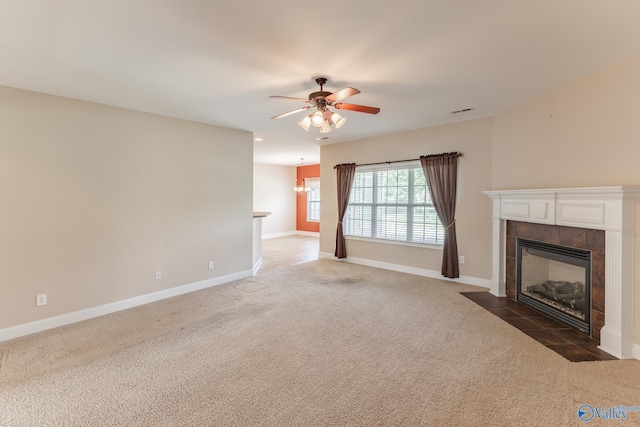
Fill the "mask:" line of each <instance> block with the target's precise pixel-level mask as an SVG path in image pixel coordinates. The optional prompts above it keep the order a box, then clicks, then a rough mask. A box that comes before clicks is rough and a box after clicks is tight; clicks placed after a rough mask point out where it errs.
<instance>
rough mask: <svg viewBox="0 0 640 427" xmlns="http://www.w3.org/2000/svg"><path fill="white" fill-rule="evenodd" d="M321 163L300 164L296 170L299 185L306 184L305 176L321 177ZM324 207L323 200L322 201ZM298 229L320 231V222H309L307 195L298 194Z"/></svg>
mask: <svg viewBox="0 0 640 427" xmlns="http://www.w3.org/2000/svg"><path fill="white" fill-rule="evenodd" d="M319 177H320V165H309V166H298V168H297V172H296V179H297V180H298V181H297V182H298V184H297V185H304V179H305V178H319ZM320 209H322V201H320ZM296 230H299V231H312V232H316V233H318V232H320V223H319V222H307V196H306V195H304V196H296Z"/></svg>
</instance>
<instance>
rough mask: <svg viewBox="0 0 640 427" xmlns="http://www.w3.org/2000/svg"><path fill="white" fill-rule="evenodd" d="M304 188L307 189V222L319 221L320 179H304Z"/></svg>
mask: <svg viewBox="0 0 640 427" xmlns="http://www.w3.org/2000/svg"><path fill="white" fill-rule="evenodd" d="M304 184H305V187H307V188H309V194H307V221H309V222H318V221H320V178H305V179H304Z"/></svg>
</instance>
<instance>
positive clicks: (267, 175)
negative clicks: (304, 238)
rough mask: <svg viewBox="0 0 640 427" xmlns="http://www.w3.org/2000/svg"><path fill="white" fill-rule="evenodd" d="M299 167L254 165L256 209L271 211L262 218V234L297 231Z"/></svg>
mask: <svg viewBox="0 0 640 427" xmlns="http://www.w3.org/2000/svg"><path fill="white" fill-rule="evenodd" d="M295 184H296V168H295V166H279V165H264V164H258V163H256V164H254V165H253V210H254V211H261V212H271V215H270V216H268V217H266V218H263V219H262V235H263V236H264V235H269V234H281V233H295V231H296V195H295V193H294V192H293V187H295Z"/></svg>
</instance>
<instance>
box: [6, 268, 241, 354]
mask: <svg viewBox="0 0 640 427" xmlns="http://www.w3.org/2000/svg"><path fill="white" fill-rule="evenodd" d="M250 276H251V270H244V271H240V272H237V273H233V274H228V275H226V276H220V277H214V278H212V279H207V280H203V281H201V282H195V283H191V284H188V285H183V286H178V287H175V288H171V289H165V290H162V291H158V292H153V293H150V294H145V295H140V296H137V297H133V298H128V299H124V300H121V301H116V302H112V303H109V304H104V305H99V306H97V307H92V308H87V309H84V310H79V311H74V312H72V313H66V314H61V315H59V316H54V317H48V318H46V319H42V320H36V321H34V322H29V323H23V324H22V325H16V326H11V327H8V328H4V329H0V342H2V341H7V340H10V339H14V338H19V337H23V336H25V335H30V334H34V333H36V332H42V331H46V330H48V329H53V328H58V327H60V326H65V325H69V324H72V323H76V322H81V321H83V320H89V319H93V318H94V317H100V316H104V315H105V314H111V313H115V312H117V311H122V310H127V309H129V308H133V307H138V306H140V305H144V304H149V303H152V302H156V301H160V300H163V299H167V298H172V297H175V296H178V295H183V294H187V293H190V292H195V291H199V290H202V289H206V288H210V287H213V286H217V285H222V284H224V283H228V282H232V281H234V280H240V279H244V278H246V277H250Z"/></svg>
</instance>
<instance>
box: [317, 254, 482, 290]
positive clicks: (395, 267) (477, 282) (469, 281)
mask: <svg viewBox="0 0 640 427" xmlns="http://www.w3.org/2000/svg"><path fill="white" fill-rule="evenodd" d="M320 258H327V259H333V260H336V261H338V258H336V257H335V256H334V255H333V254H331V253H328V252H320ZM340 261H346V262H351V263H353V264H360V265H366V266H369V267H376V268H382V269H384V270H392V271H397V272H400V273H409V274H415V275H417V276H424V277H431V278H434V279H440V280H447V281H449V282H456V283H464V284H466V285H473V286H480V287H482V288H489V284H490V280H489V279H480V278H477V277H471V276H460V277H459V278H458V279H449V278H447V277H444V276H442V274H441V273H440V272H439V271H433V270H427V269H424V268H417V267H409V266H406V265H400V264H391V263H388V262H382V261H372V260H369V259H362V258H352V257H347V258H345V259H343V260H340Z"/></svg>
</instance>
